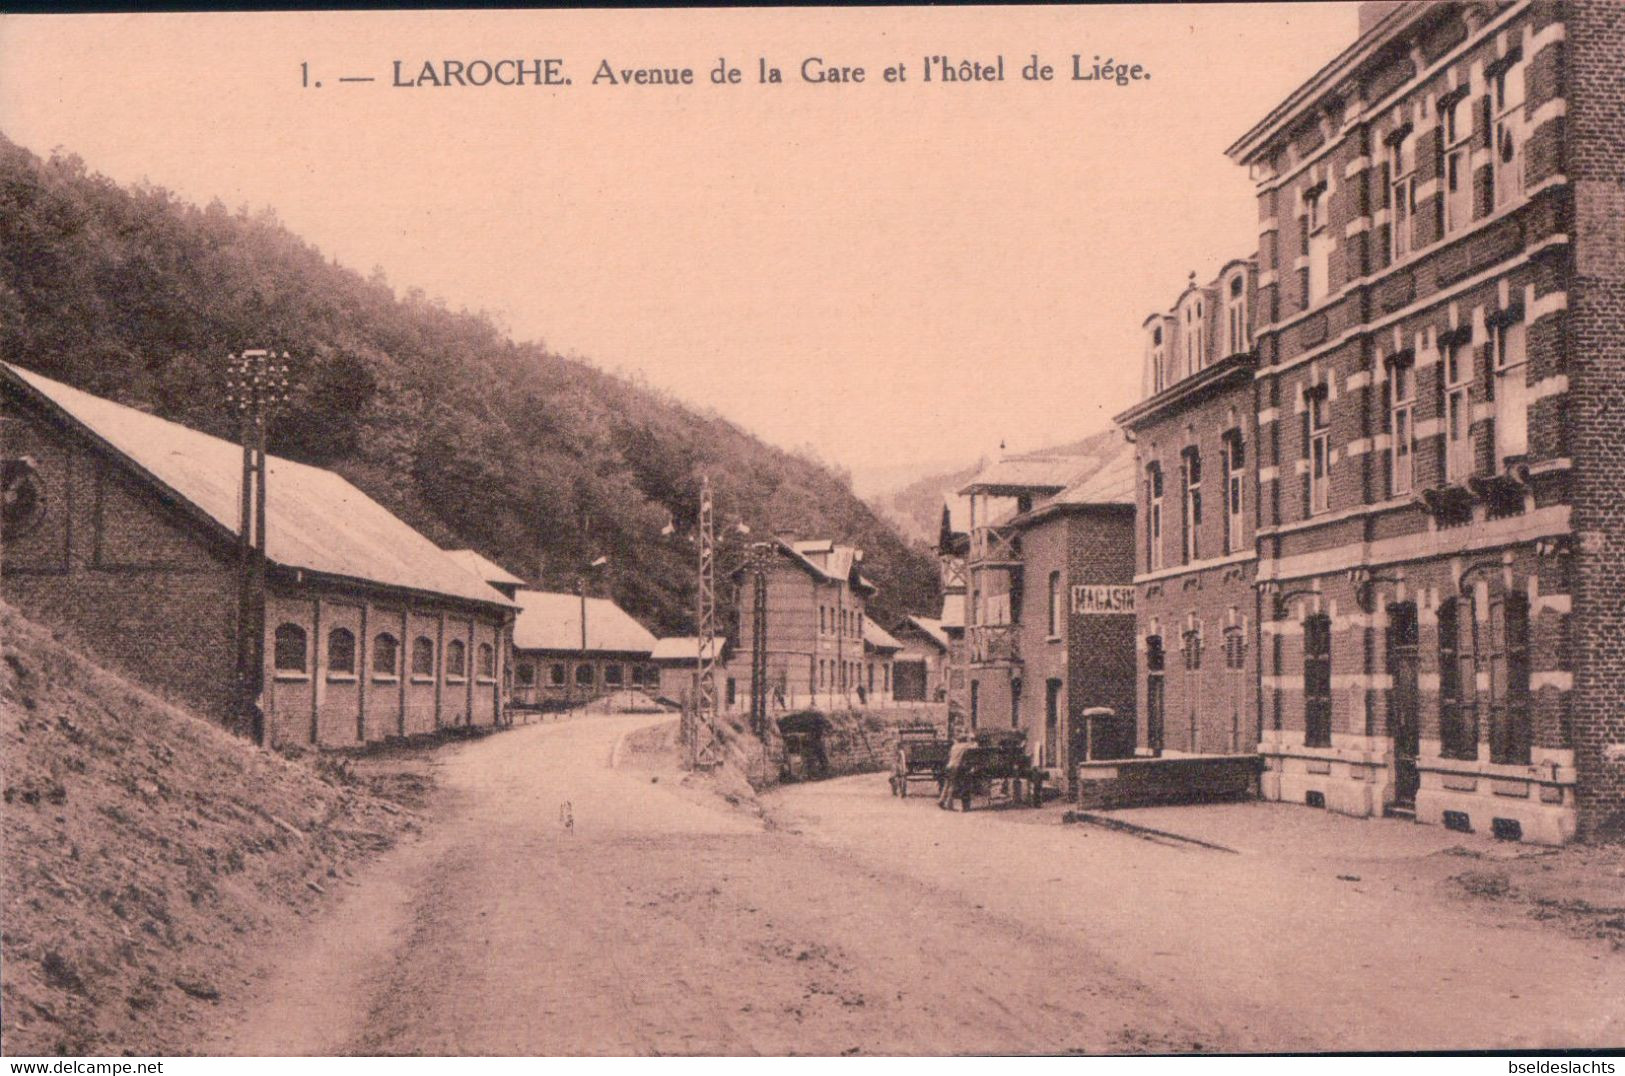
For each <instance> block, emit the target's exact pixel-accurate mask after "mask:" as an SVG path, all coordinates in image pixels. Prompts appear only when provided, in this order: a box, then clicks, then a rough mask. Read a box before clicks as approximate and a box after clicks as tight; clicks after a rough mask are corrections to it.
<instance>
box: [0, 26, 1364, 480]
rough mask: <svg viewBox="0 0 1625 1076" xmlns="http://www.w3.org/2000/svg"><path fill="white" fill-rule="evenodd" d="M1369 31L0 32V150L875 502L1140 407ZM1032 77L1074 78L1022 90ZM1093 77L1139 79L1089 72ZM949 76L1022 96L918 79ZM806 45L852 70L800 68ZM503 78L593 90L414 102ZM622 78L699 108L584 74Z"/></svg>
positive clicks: (1243, 248) (1248, 243)
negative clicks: (1297, 96)
mask: <svg viewBox="0 0 1625 1076" xmlns="http://www.w3.org/2000/svg"><path fill="white" fill-rule="evenodd" d="M1355 27H1356V15H1355V7H1354V5H1352V4H1302V5H1296V4H1279V5H1277V4H1252V5H1167V6H1147V7H1133V6H1122V7H1113V6H1087V7H1081V8H1070V9H1069V8H1031V9H1028V8H948V9H902V8H870V9H857V8H843V9H832V10H817V9H783V10H700V11H682V12H675V11H664V12H662V11H647V10H631V11H618V12H612V11H596V12H580V11H551V12H473V11H461V12H389V13H378V12H325V13H215V14H195V13H194V14H158V15H153V14H141V15H129V14H125V15H59V16H58V15H52V16H5V17H0V130H4V132H5V133H6V135H7V136H8V137H10V138H11V139H12V140H13V141H15V142H18V143H20V144H21V145H23V146H26V147H28V148H29V149H31V150H33V151H35V152H36V153H39V154H42V155H45V154H49V153H50V152H51V151H52V150H53V149H55V148H58V147H60V148H62V149H63V150H65V151H68V152H72V153H77V154H79V155H80V156H81V157H83V158H84V159H85V161H86V163H87V165H88V166H89V167H90V168H91V169H92V170H94V171H99V172H101V173H103V174H105V175H107V176H110V177H112V178H113V179H115V180H118V181H120V182H124V183H131V182H137V181H141V180H146V181H149V182H151V183H154V184H157V185H159V186H162V187H166V188H168V189H170V190H172V191H174V192H175V193H177V194H178V195H180V196H182V197H184V198H186V199H188V200H191V201H195V202H198V203H206V202H208V201H211V200H213V199H215V198H218V199H220V200H221V201H223V202H225V203H226V204H227V205H228V206H230V207H233V208H236V207H238V206H241V205H247V206H248V207H250V208H251V209H258V208H260V207H263V206H271V207H273V208H274V209H275V210H276V212H277V214H278V215H279V217H280V218H281V219H282V221H283V222H284V223H285V224H287V225H288V226H289V227H290V228H292V229H293V230H294V231H295V232H297V233H299V234H300V235H301V236H303V237H304V238H306V239H307V240H309V241H310V242H312V243H314V244H315V245H316V246H317V247H319V248H320V249H321V250H322V251H323V253H325V254H326V255H328V256H329V257H330V258H334V259H337V260H338V261H339V262H341V263H343V264H345V265H348V266H350V267H352V268H355V269H357V270H359V271H361V272H363V273H369V272H371V270H372V269H373V268H374V267H382V268H383V270H384V272H385V274H386V275H387V277H388V279H389V281H390V282H391V283H392V284H393V285H394V286H395V287H396V289H397V290H398V291H399V292H402V293H404V292H405V290H406V289H407V288H419V289H422V291H423V292H425V293H426V294H428V295H429V296H431V297H438V298H440V299H443V300H444V301H445V302H446V303H447V304H449V305H450V306H452V307H453V308H460V307H467V308H469V309H476V310H485V311H487V312H489V313H490V314H491V315H492V316H493V317H495V318H496V319H497V320H498V322H499V323H500V324H502V325H503V326H505V327H506V328H507V329H508V330H509V331H510V332H512V334H513V335H514V336H515V337H517V338H519V339H532V340H540V341H543V342H545V343H546V344H547V345H548V346H549V347H550V348H551V349H552V350H554V351H555V352H558V353H560V354H565V355H571V356H575V357H579V358H583V359H586V360H588V361H591V362H594V363H596V364H598V365H600V366H603V367H605V368H607V369H611V370H617V371H620V372H623V373H627V374H630V375H635V376H637V377H639V378H641V379H643V380H645V381H647V382H648V383H649V384H650V385H653V386H655V387H657V388H660V389H662V390H665V391H667V392H669V393H670V394H672V395H674V396H675V397H677V398H678V399H681V400H683V401H684V402H687V403H690V404H693V405H696V406H699V407H702V408H710V409H714V410H715V411H716V412H718V413H720V414H722V415H724V416H726V417H727V418H729V419H731V420H733V421H735V422H737V423H739V424H740V425H742V426H744V427H745V428H747V429H749V430H751V431H752V432H755V433H757V434H759V435H761V436H762V437H764V438H766V439H767V440H769V441H772V442H774V443H776V444H779V445H782V446H784V447H786V448H791V449H810V450H811V451H812V452H813V453H815V454H816V455H817V456H818V457H819V458H822V459H824V460H826V461H828V462H830V463H833V464H836V465H838V466H840V467H843V468H846V469H847V470H849V471H850V472H852V474H853V475H854V478H855V480H856V483H857V486H858V488H859V490H860V492H876V491H877V490H879V489H880V488H882V487H884V486H888V485H893V484H900V483H901V482H902V481H905V480H907V479H908V478H911V477H914V476H916V475H918V474H922V473H927V472H930V471H933V470H941V469H945V468H949V467H957V466H963V465H965V464H967V463H970V462H974V461H975V460H976V459H977V458H978V457H980V456H984V455H986V456H992V455H995V454H997V453H998V451H999V449H1000V446H1001V444H1002V445H1004V446H1005V447H1006V448H1007V449H1008V450H1009V451H1024V450H1029V449H1034V448H1040V447H1044V446H1046V445H1051V444H1056V443H1060V442H1064V441H1068V440H1074V439H1076V438H1079V437H1081V436H1084V435H1086V434H1088V433H1091V432H1093V431H1095V430H1099V429H1102V428H1104V427H1105V426H1107V425H1108V424H1109V421H1110V416H1111V415H1112V414H1114V413H1116V412H1117V411H1119V410H1121V409H1122V408H1124V407H1126V406H1128V405H1129V404H1131V403H1133V402H1134V401H1135V400H1136V399H1137V398H1138V395H1139V392H1140V345H1139V331H1138V330H1139V326H1140V324H1141V322H1142V321H1143V320H1144V318H1145V317H1146V315H1148V314H1149V313H1151V312H1152V311H1154V310H1158V309H1165V308H1166V307H1167V306H1169V305H1170V304H1171V303H1172V302H1173V300H1174V298H1175V297H1176V296H1177V295H1178V293H1179V291H1180V290H1181V289H1182V288H1183V287H1184V285H1185V282H1186V281H1187V279H1188V278H1189V274H1190V273H1192V272H1195V273H1196V274H1197V275H1198V276H1199V278H1200V279H1202V280H1203V281H1206V280H1208V279H1210V278H1211V277H1212V275H1213V274H1214V273H1215V272H1216V271H1217V270H1218V268H1219V266H1220V265H1222V264H1223V263H1224V262H1225V261H1227V260H1229V259H1230V258H1232V257H1238V256H1245V255H1248V254H1251V253H1252V252H1253V251H1254V249H1255V247H1256V242H1257V230H1256V226H1257V209H1256V205H1255V203H1254V201H1253V198H1252V193H1251V184H1250V183H1249V181H1248V180H1247V177H1246V174H1245V171H1244V170H1243V169H1242V168H1240V167H1238V166H1236V165H1233V164H1232V163H1231V162H1230V161H1229V160H1228V159H1227V158H1226V157H1225V156H1224V149H1225V147H1226V146H1228V145H1229V144H1230V143H1231V142H1233V141H1234V140H1235V139H1236V138H1237V137H1238V136H1240V135H1241V134H1242V133H1243V132H1245V131H1246V130H1247V129H1248V128H1249V127H1251V126H1252V125H1253V124H1254V123H1255V122H1257V121H1258V120H1259V119H1261V118H1262V117H1263V116H1264V115H1265V113H1266V112H1268V110H1269V109H1270V108H1271V107H1273V106H1274V105H1275V104H1276V103H1277V102H1279V101H1280V100H1281V99H1282V98H1283V97H1284V96H1285V95H1286V94H1287V93H1288V92H1289V91H1290V90H1291V89H1292V88H1294V87H1295V86H1297V85H1298V84H1299V83H1301V82H1302V81H1303V80H1304V79H1306V78H1308V77H1309V76H1310V75H1312V74H1313V73H1314V72H1315V71H1316V70H1318V69H1319V68H1320V67H1321V66H1323V65H1324V64H1325V63H1326V62H1328V61H1329V60H1330V59H1331V58H1332V57H1333V56H1334V55H1335V54H1336V53H1337V52H1338V51H1340V50H1341V49H1342V48H1343V47H1345V46H1346V45H1348V44H1349V43H1350V42H1351V41H1352V40H1353V38H1354V34H1355ZM1035 53H1036V54H1037V56H1038V58H1039V63H1040V64H1048V65H1049V66H1050V67H1051V68H1052V69H1053V77H1052V79H1050V80H1048V81H1043V80H1030V81H1029V80H1027V79H1024V78H1022V76H1021V69H1022V68H1023V67H1024V66H1025V65H1026V64H1027V63H1028V61H1029V60H1030V58H1031V57H1032V56H1033V54H1035ZM1074 54H1076V55H1078V56H1080V57H1081V58H1082V62H1083V64H1084V65H1085V67H1086V69H1087V67H1088V66H1091V65H1092V64H1093V62H1094V57H1096V56H1098V57H1100V60H1101V61H1102V62H1105V61H1113V62H1116V63H1118V64H1125V65H1133V64H1138V65H1141V68H1142V72H1143V73H1149V76H1150V77H1148V78H1141V79H1139V80H1136V81H1131V82H1130V83H1129V84H1128V85H1126V86H1122V85H1118V84H1117V82H1116V81H1115V80H1109V81H1103V80H1099V79H1097V80H1093V81H1081V80H1074V79H1073V78H1072V77H1071V76H1072V73H1073V60H1072V57H1073V56H1074ZM927 55H933V56H947V57H949V58H950V59H951V60H952V61H954V63H955V65H956V66H957V65H958V62H959V61H960V60H972V61H975V62H978V63H981V64H992V63H993V62H994V61H995V60H996V59H997V58H999V57H1001V56H1002V57H1003V60H1004V76H1005V78H1004V81H1002V82H998V81H986V80H975V81H964V82H955V83H944V82H943V81H942V80H941V78H940V75H938V74H937V73H936V69H934V71H933V80H932V81H931V82H929V83H927V82H925V81H924V79H923V77H922V76H923V64H924V61H923V58H924V57H925V56H927ZM814 57H816V58H818V59H819V60H820V63H818V64H814V65H811V66H810V67H809V68H808V70H809V72H811V71H816V70H817V69H819V68H823V69H829V68H841V67H845V68H853V67H859V66H861V67H863V68H864V78H863V81H862V82H856V81H831V80H825V81H822V82H810V81H806V80H804V78H803V76H802V67H803V63H804V62H805V61H807V60H808V59H809V58H814ZM482 59H483V60H485V61H486V62H488V63H491V64H495V63H496V62H497V61H499V60H502V59H524V60H526V61H527V62H529V61H534V60H537V59H557V60H559V61H560V64H559V67H558V69H557V70H558V77H560V78H568V79H569V80H570V84H569V85H559V86H536V85H526V86H497V85H494V84H488V85H486V86H483V87H475V86H468V85H464V86H456V85H447V86H439V87H436V86H433V85H422V84H419V85H412V86H397V85H396V84H395V83H396V82H397V81H408V82H409V81H412V80H413V79H414V78H415V77H416V76H418V75H420V74H421V72H422V68H423V65H424V64H425V63H426V62H427V63H429V64H431V65H433V67H434V69H435V70H436V71H437V73H439V74H440V75H442V76H444V72H445V66H444V62H445V61H448V60H451V61H460V62H461V63H463V64H464V65H469V64H472V63H473V61H476V60H482ZM719 61H726V64H727V66H729V67H734V68H737V69H739V73H740V74H739V81H738V82H737V83H733V84H727V83H725V84H722V85H717V84H714V83H713V82H712V81H711V72H712V70H713V69H715V68H716V67H717V66H718V64H719ZM604 62H607V65H608V68H609V69H610V70H611V71H614V72H620V71H625V70H630V69H633V68H639V67H645V68H678V69H680V68H684V67H687V68H689V69H691V70H692V72H693V79H694V83H693V85H689V86H682V85H678V86H668V85H637V84H622V83H621V81H620V78H619V75H618V74H617V76H616V78H615V80H614V81H613V82H612V81H610V80H609V79H605V78H602V77H600V78H599V79H598V81H597V82H596V83H595V82H594V81H593V80H594V76H595V75H596V74H598V73H599V72H600V70H601V68H600V64H601V63H604ZM763 62H765V63H767V64H768V65H770V66H773V67H777V68H778V69H779V70H780V72H781V73H782V77H783V79H784V81H783V82H782V83H779V84H763V83H761V82H760V81H759V80H758V79H759V65H760V64H761V63H763ZM397 63H399V70H400V71H401V75H400V76H397V75H396V64H397ZM897 65H901V68H902V70H901V76H902V77H901V80H900V81H890V82H888V81H887V80H886V78H885V72H886V69H887V68H890V67H895V66H897ZM475 70H476V71H477V70H479V69H478V68H475ZM513 70H514V69H513V68H512V67H508V68H504V69H502V71H503V73H504V74H511V73H512V72H513ZM340 78H371V79H373V80H374V81H370V82H341V81H339V80H340ZM533 81H534V80H533ZM318 82H319V83H321V85H320V86H317V85H316V83H318Z"/></svg>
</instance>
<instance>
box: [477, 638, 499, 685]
mask: <svg viewBox="0 0 1625 1076" xmlns="http://www.w3.org/2000/svg"><path fill="white" fill-rule="evenodd" d="M496 674H497V652H496V648H495V647H493V646H492V645H491V644H490V643H481V644H480V675H481V676H483V677H484V678H485V679H487V680H490V679H492V678H493V677H495V676H496Z"/></svg>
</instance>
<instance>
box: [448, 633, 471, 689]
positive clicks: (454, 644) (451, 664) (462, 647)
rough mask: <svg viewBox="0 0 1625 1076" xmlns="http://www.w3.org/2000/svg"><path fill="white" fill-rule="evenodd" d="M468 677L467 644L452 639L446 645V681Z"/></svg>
mask: <svg viewBox="0 0 1625 1076" xmlns="http://www.w3.org/2000/svg"><path fill="white" fill-rule="evenodd" d="M467 676H468V644H467V643H465V642H463V641H462V640H461V639H453V640H452V641H451V642H449V643H447V644H446V679H448V680H462V679H464V678H465V677H467Z"/></svg>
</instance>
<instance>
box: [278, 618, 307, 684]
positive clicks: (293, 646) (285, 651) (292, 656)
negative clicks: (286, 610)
mask: <svg viewBox="0 0 1625 1076" xmlns="http://www.w3.org/2000/svg"><path fill="white" fill-rule="evenodd" d="M307 649H308V648H307V644H306V642H305V629H304V628H301V627H300V626H299V625H298V624H279V625H277V629H276V635H275V637H274V638H273V640H272V647H271V653H272V661H273V663H274V664H275V665H276V671H277V672H294V673H302V672H304V671H305V669H306V666H307V665H308V664H309V658H308V655H307V653H306V651H307Z"/></svg>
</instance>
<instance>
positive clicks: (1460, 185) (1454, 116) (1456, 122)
mask: <svg viewBox="0 0 1625 1076" xmlns="http://www.w3.org/2000/svg"><path fill="white" fill-rule="evenodd" d="M1439 111H1440V112H1441V113H1443V122H1444V141H1443V143H1442V145H1443V151H1442V152H1443V154H1444V158H1443V167H1442V168H1440V170H1439V171H1440V175H1441V176H1442V177H1443V182H1444V230H1445V232H1446V233H1449V232H1455V231H1460V230H1461V229H1462V228H1465V227H1466V226H1467V225H1468V224H1470V223H1472V220H1473V168H1472V150H1471V148H1470V147H1471V144H1472V137H1473V113H1472V106H1471V104H1470V103H1469V102H1468V100H1467V92H1466V87H1463V88H1462V89H1461V91H1460V92H1458V93H1457V94H1456V95H1455V96H1454V97H1453V98H1450V99H1449V100H1448V101H1441V102H1440V105H1439Z"/></svg>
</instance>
